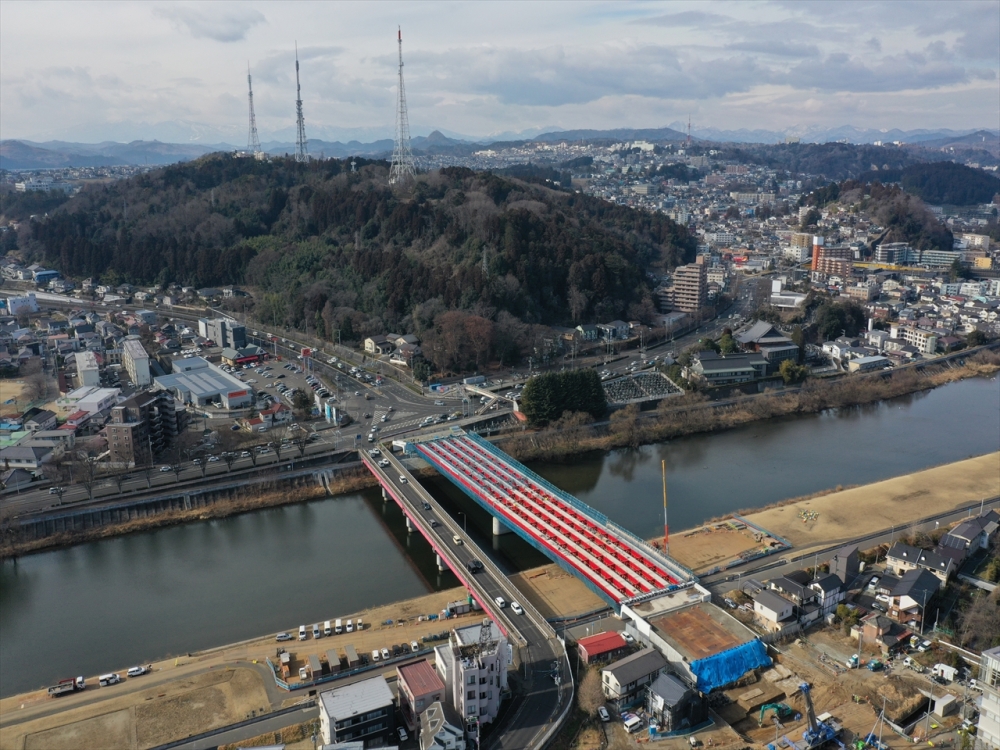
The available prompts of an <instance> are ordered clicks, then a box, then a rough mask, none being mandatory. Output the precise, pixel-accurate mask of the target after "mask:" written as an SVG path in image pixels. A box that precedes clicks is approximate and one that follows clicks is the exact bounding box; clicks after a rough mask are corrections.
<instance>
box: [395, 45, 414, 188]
mask: <svg viewBox="0 0 1000 750" xmlns="http://www.w3.org/2000/svg"><path fill="white" fill-rule="evenodd" d="M398 33H399V100H398V101H397V103H396V144H395V146H394V147H393V149H392V164H391V165H390V167H389V184H390V185H395V184H397V183H402V182H405V181H406V180H407V179H410V178H412V177H413V175H414V173H415V171H416V170H415V169H414V167H413V151H412V150H411V149H410V117H409V115H408V114H407V113H406V91H405V89H404V88H403V31H402V29H400V30H399V32H398Z"/></svg>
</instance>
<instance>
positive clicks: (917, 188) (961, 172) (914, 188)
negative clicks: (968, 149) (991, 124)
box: [900, 161, 1000, 206]
mask: <svg viewBox="0 0 1000 750" xmlns="http://www.w3.org/2000/svg"><path fill="white" fill-rule="evenodd" d="M900 184H901V185H902V186H903V189H904V190H905V191H906V192H908V193H912V194H913V195H915V196H917V197H918V198H921V199H922V200H925V201H927V202H928V203H934V204H948V205H952V206H971V205H974V204H976V203H989V202H990V201H992V200H993V198H994V196H996V195H997V194H998V193H1000V180H998V179H997V178H996V177H994V176H993V175H992V174H988V173H986V172H984V171H983V170H981V169H973V168H972V167H967V166H965V165H964V164H955V163H954V162H950V161H943V162H936V163H933V164H913V165H912V166H909V167H907V168H906V169H904V170H903V172H902V174H901V176H900Z"/></svg>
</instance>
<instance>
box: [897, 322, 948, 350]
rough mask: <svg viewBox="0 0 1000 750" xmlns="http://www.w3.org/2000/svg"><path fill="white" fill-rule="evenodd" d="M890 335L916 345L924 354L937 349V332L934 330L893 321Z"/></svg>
mask: <svg viewBox="0 0 1000 750" xmlns="http://www.w3.org/2000/svg"><path fill="white" fill-rule="evenodd" d="M889 335H890V336H891V337H892V338H894V339H902V340H903V341H905V342H906V343H907V344H910V345H911V346H915V347H916V348H917V349H918V350H919V351H920V352H922V353H924V354H933V353H934V351H935V349H937V334H936V333H934V332H933V331H925V330H924V329H923V328H917V327H915V326H906V325H900V324H899V323H893V324H892V325H891V326H890V327H889Z"/></svg>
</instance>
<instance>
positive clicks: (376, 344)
mask: <svg viewBox="0 0 1000 750" xmlns="http://www.w3.org/2000/svg"><path fill="white" fill-rule="evenodd" d="M395 348H396V347H395V345H394V344H393V343H392V342H391V341H389V339H387V338H386V337H385V336H383V335H381V334H379V335H378V336H369V337H368V338H366V339H365V351H366V352H367V353H368V354H374V355H376V356H381V355H383V354H391V353H392V351H393V349H395Z"/></svg>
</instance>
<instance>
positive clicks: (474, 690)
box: [434, 620, 510, 743]
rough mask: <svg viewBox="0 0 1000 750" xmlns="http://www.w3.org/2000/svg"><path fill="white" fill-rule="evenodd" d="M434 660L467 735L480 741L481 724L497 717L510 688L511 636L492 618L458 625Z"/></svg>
mask: <svg viewBox="0 0 1000 750" xmlns="http://www.w3.org/2000/svg"><path fill="white" fill-rule="evenodd" d="M484 629H486V630H487V632H486V633H485V634H484V633H483V630H484ZM434 661H435V666H436V668H437V670H438V674H439V676H440V677H441V679H442V680H443V681H444V684H445V687H446V689H447V696H448V703H449V704H450V705H451V707H452V708H454V709H455V711H456V712H458V714H459V716H461V717H462V718H463V719H464V721H465V722H466V732H467V737H468V738H469V739H470V740H472V741H474V742H476V743H478V738H479V726H480V725H482V724H489V723H491V722H492V721H493V720H494V719H496V717H497V714H498V713H499V711H500V696H501V694H502V693H504V692H505V691H506V690H507V667H508V665H509V663H510V649H509V647H508V645H507V637H506V636H505V635H504V634H503V632H501V630H500V628H498V627H497V625H496V624H495V623H494V622H492V621H491V620H484V621H483V623H482V624H477V625H469V626H467V627H464V628H456V629H455V630H452V631H451V635H450V637H449V640H448V643H447V644H446V645H442V646H437V647H436V648H435V649H434Z"/></svg>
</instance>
